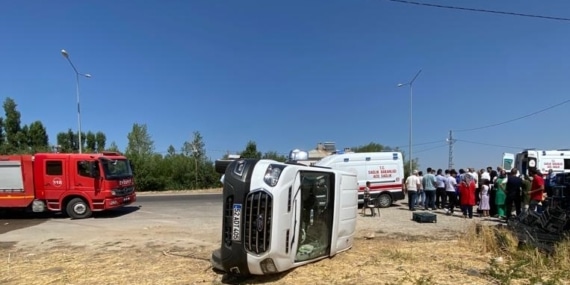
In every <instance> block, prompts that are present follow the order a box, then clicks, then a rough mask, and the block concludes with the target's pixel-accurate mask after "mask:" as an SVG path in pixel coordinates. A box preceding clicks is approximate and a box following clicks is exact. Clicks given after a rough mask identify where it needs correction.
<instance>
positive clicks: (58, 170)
mask: <svg viewBox="0 0 570 285" xmlns="http://www.w3.org/2000/svg"><path fill="white" fill-rule="evenodd" d="M46 174H47V175H62V174H63V163H62V162H61V161H53V160H51V161H50V160H48V161H46Z"/></svg>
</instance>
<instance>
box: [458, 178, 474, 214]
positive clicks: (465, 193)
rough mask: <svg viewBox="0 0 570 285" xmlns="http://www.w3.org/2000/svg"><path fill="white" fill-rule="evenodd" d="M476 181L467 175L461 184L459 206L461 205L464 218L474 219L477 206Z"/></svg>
mask: <svg viewBox="0 0 570 285" xmlns="http://www.w3.org/2000/svg"><path fill="white" fill-rule="evenodd" d="M476 188H477V187H476V185H475V180H474V179H473V177H472V176H471V175H470V174H468V173H466V174H465V175H464V176H463V180H462V181H461V183H460V184H459V204H460V205H461V212H463V217H464V218H467V217H468V216H469V219H473V206H475V189H476Z"/></svg>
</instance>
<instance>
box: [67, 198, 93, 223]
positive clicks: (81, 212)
mask: <svg viewBox="0 0 570 285" xmlns="http://www.w3.org/2000/svg"><path fill="white" fill-rule="evenodd" d="M65 209H66V211H67V215H69V217H70V218H72V219H85V218H89V217H90V216H91V209H90V208H89V204H87V202H85V201H84V200H83V199H81V198H73V199H71V201H69V203H67V206H66V207H65Z"/></svg>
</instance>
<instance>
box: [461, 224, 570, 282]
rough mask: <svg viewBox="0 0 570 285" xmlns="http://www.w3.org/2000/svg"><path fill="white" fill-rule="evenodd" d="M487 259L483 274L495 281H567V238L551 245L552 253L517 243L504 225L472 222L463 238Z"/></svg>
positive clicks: (569, 260) (569, 278) (569, 261)
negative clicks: (491, 225) (487, 225)
mask: <svg viewBox="0 0 570 285" xmlns="http://www.w3.org/2000/svg"><path fill="white" fill-rule="evenodd" d="M464 242H465V243H466V245H465V246H471V247H473V248H475V249H477V250H478V252H479V253H480V254H482V255H487V256H489V257H490V259H489V265H490V266H489V269H488V270H487V272H486V274H487V275H489V276H490V277H492V278H493V279H495V280H496V281H497V283H499V284H570V241H568V240H566V241H564V242H561V243H559V244H558V245H556V247H555V251H554V253H552V254H547V253H544V252H540V251H539V250H538V249H537V248H532V247H522V248H521V247H519V242H518V240H517V238H516V237H515V236H514V235H513V233H512V232H510V231H509V230H507V229H502V228H497V227H482V226H477V225H474V226H473V227H472V228H470V229H469V230H468V232H467V234H466V238H465V239H464Z"/></svg>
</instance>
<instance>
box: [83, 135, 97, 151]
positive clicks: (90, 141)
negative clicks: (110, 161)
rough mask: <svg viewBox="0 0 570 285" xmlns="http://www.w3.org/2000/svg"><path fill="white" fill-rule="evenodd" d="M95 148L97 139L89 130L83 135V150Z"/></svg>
mask: <svg viewBox="0 0 570 285" xmlns="http://www.w3.org/2000/svg"><path fill="white" fill-rule="evenodd" d="M96 150H97V140H96V139H95V134H94V133H93V132H91V131H88V132H87V135H85V152H94V151H96Z"/></svg>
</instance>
